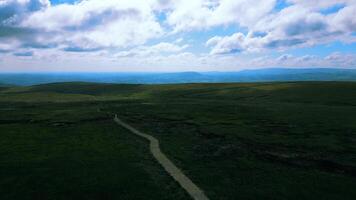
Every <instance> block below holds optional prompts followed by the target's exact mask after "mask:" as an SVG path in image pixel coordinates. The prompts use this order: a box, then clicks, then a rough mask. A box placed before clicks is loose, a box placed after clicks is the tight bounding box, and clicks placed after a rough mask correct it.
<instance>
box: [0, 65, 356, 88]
mask: <svg viewBox="0 0 356 200" xmlns="http://www.w3.org/2000/svg"><path fill="white" fill-rule="evenodd" d="M73 81H79V82H98V83H130V84H169V83H219V82H221V83H224V82H274V81H356V70H355V69H333V68H309V69H284V68H269V69H258V70H243V71H239V72H177V73H119V72H113V73H0V85H1V84H3V85H36V84H44V83H53V82H73Z"/></svg>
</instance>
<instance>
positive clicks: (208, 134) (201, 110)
mask: <svg viewBox="0 0 356 200" xmlns="http://www.w3.org/2000/svg"><path fill="white" fill-rule="evenodd" d="M114 113H115V114H118V115H119V117H120V118H121V119H123V120H124V121H126V122H127V123H129V124H131V125H132V126H134V127H136V128H138V129H139V130H142V131H144V132H146V133H149V134H152V135H153V136H155V137H156V138H157V139H159V140H160V142H161V148H162V151H163V152H164V153H166V154H167V155H168V157H169V158H170V159H171V160H172V161H174V163H175V164H176V165H177V166H178V167H180V168H181V169H183V171H184V172H185V173H186V174H187V175H188V176H189V177H190V178H191V179H192V180H193V181H194V182H195V183H196V184H197V185H199V186H200V187H201V188H202V189H203V190H204V191H205V193H206V194H207V196H208V197H210V199H219V200H220V199H231V200H233V199H355V198H356V191H355V190H354V188H355V187H356V121H355V119H356V83H352V82H283V83H231V84H230V83H224V84H172V85H127V84H95V83H79V82H78V83H54V84H46V85H37V86H28V87H3V88H1V89H0V143H1V145H0V199H189V198H188V196H187V195H186V194H185V193H184V191H183V190H182V189H181V188H179V186H178V185H177V183H175V182H174V181H173V180H172V179H171V178H170V177H169V176H168V175H167V174H166V173H165V172H164V171H163V169H161V167H160V166H159V165H158V164H157V163H156V162H155V161H154V159H153V158H152V156H151V155H150V154H149V151H148V144H147V143H146V141H144V140H142V139H141V138H138V137H135V136H133V135H131V134H130V133H129V132H127V131H126V130H123V129H122V128H120V127H119V126H117V125H115V124H114V123H113V121H112V116H113V114H114Z"/></svg>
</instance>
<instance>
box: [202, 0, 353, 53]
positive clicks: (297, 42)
mask: <svg viewBox="0 0 356 200" xmlns="http://www.w3.org/2000/svg"><path fill="white" fill-rule="evenodd" d="M290 2H291V3H293V4H292V5H291V6H288V7H286V8H284V9H282V10H280V11H278V12H274V13H270V14H268V15H266V16H265V17H263V18H261V19H260V20H259V21H258V22H257V23H256V25H255V26H251V28H250V29H249V30H248V33H247V34H243V33H235V34H233V35H231V36H225V37H222V38H219V41H217V38H216V37H213V38H211V39H210V40H209V41H208V44H211V41H217V42H215V45H210V46H212V50H211V53H212V54H220V53H229V52H231V53H234V52H236V51H235V50H236V49H238V50H239V51H240V52H242V51H263V50H267V49H277V50H286V49H290V48H296V47H308V46H313V45H317V44H325V43H329V42H333V41H341V42H355V36H354V35H353V33H354V32H355V31H356V21H355V17H354V16H353V15H354V13H356V4H355V1H346V0H345V1H327V2H328V3H326V1H316V2H314V1H313V2H312V3H313V4H309V3H308V2H311V1H304V0H294V1H290ZM340 2H341V3H345V6H344V7H343V8H341V9H340V10H338V11H337V12H335V13H331V14H323V13H321V12H320V10H322V8H325V7H330V6H334V5H336V4H339V3H340ZM351 2H353V3H351ZM314 3H315V4H314ZM318 5H319V6H318ZM316 6H318V9H316V8H315V7H316ZM237 36H238V37H237Z"/></svg>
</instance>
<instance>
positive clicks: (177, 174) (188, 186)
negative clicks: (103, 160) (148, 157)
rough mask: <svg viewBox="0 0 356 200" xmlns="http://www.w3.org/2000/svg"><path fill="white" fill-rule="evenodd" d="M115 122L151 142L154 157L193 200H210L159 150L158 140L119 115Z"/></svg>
mask: <svg viewBox="0 0 356 200" xmlns="http://www.w3.org/2000/svg"><path fill="white" fill-rule="evenodd" d="M114 121H115V122H116V123H117V124H119V125H120V126H123V127H124V128H126V129H128V130H129V131H131V132H132V133H134V134H136V135H138V136H140V137H143V138H145V139H147V140H149V141H150V150H151V153H152V154H153V156H154V157H155V158H156V160H157V161H158V162H159V163H160V164H161V165H162V167H163V168H164V169H165V170H166V171H167V172H168V174H169V175H171V176H172V177H173V178H174V179H175V180H176V181H177V182H178V183H179V184H180V185H181V187H182V188H184V189H185V190H186V191H187V192H188V194H189V195H190V196H191V197H192V198H193V199H195V200H209V198H208V197H207V196H205V194H204V192H203V191H202V190H201V189H200V188H199V187H198V186H197V185H195V184H194V183H193V182H192V181H191V180H190V179H189V178H188V177H187V176H186V175H184V174H183V172H182V171H181V170H180V169H179V168H178V167H177V166H175V165H174V164H173V162H172V161H170V160H169V159H168V158H167V156H166V155H164V154H163V153H162V152H161V150H160V148H159V142H158V140H157V139H156V138H154V137H152V136H151V135H148V134H145V133H142V132H140V131H138V130H136V129H135V128H133V127H132V126H130V125H128V124H126V123H124V122H123V121H121V120H120V119H119V118H118V117H117V115H115V118H114Z"/></svg>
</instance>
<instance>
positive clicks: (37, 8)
mask: <svg viewBox="0 0 356 200" xmlns="http://www.w3.org/2000/svg"><path fill="white" fill-rule="evenodd" d="M355 13H356V1H355V0H328V1H325V0H313V1H310V0H255V1H251V0H82V1H79V0H51V1H48V0H3V1H1V2H0V72H10V71H15V72H16V71H29V72H31V71H124V72H126V71H238V70H242V69H251V68H268V67H285V68H305V67H335V68H356V19H355V17H354V14H355Z"/></svg>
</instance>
